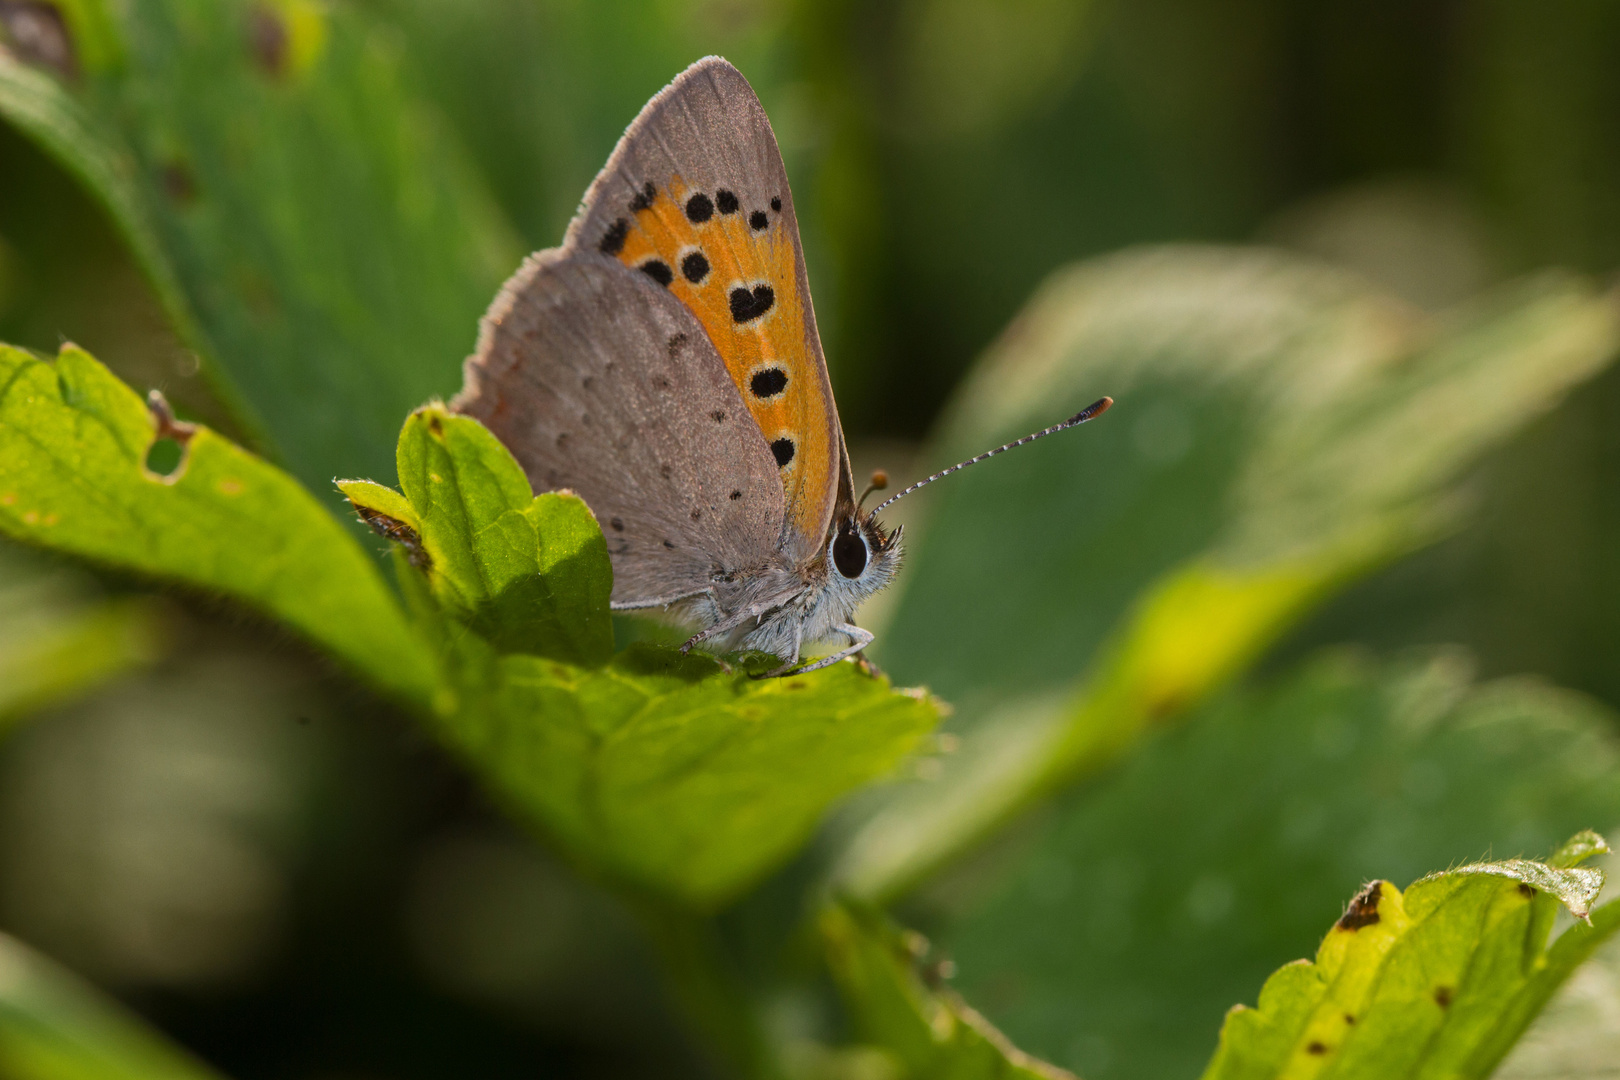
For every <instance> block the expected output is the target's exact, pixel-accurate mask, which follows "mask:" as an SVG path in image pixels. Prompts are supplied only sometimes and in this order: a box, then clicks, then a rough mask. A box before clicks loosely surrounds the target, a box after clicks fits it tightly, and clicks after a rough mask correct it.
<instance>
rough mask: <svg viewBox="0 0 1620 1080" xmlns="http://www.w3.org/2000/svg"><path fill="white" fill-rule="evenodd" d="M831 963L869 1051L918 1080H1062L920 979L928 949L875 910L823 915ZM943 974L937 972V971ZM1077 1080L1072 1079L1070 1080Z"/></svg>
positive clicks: (835, 910) (838, 909)
mask: <svg viewBox="0 0 1620 1080" xmlns="http://www.w3.org/2000/svg"><path fill="white" fill-rule="evenodd" d="M821 936H822V941H823V943H824V945H825V948H826V952H827V960H828V963H829V965H830V966H831V968H832V971H833V975H834V977H835V978H836V979H837V980H838V986H839V989H840V990H841V991H842V992H843V996H844V1000H845V1002H846V1004H847V1006H848V1008H849V1010H850V1012H851V1013H852V1014H853V1017H854V1020H855V1023H856V1027H857V1030H858V1031H859V1032H860V1035H861V1037H862V1038H863V1039H864V1040H866V1041H867V1042H868V1043H871V1044H874V1045H876V1046H878V1047H881V1048H882V1049H884V1050H887V1051H888V1052H890V1053H891V1054H893V1055H894V1057H895V1058H897V1059H898V1060H899V1061H900V1062H901V1063H902V1066H903V1070H904V1071H903V1075H904V1076H906V1077H913V1078H915V1080H992V1078H996V1080H999V1078H1006V1080H1063V1078H1067V1077H1069V1076H1070V1074H1069V1073H1066V1072H1064V1071H1063V1070H1062V1069H1059V1068H1055V1067H1053V1066H1051V1065H1048V1064H1046V1063H1045V1062H1043V1061H1038V1060H1036V1059H1035V1058H1032V1057H1030V1056H1029V1055H1028V1054H1026V1053H1023V1052H1022V1051H1020V1050H1019V1049H1018V1048H1017V1047H1015V1046H1013V1044H1012V1043H1010V1042H1008V1041H1007V1038H1006V1036H1004V1035H1002V1034H1001V1032H999V1031H997V1030H996V1029H995V1028H994V1027H993V1026H991V1024H990V1022H989V1021H987V1020H986V1019H985V1018H984V1017H983V1016H980V1015H979V1014H978V1013H977V1012H975V1011H974V1010H973V1009H972V1008H970V1007H969V1006H968V1005H967V1003H966V1002H964V1001H963V1000H962V999H961V998H960V997H959V996H957V995H956V994H954V993H952V992H951V991H950V990H948V989H945V988H944V987H943V986H941V985H939V982H938V977H937V975H936V976H935V978H934V985H932V986H930V985H929V983H928V982H927V981H925V980H924V978H923V977H922V975H921V970H920V969H921V968H922V965H923V963H924V962H925V960H926V958H927V949H928V943H927V942H926V941H924V940H923V939H922V937H921V936H920V935H917V934H905V933H902V932H901V931H900V930H899V929H898V928H897V927H895V926H894V925H893V924H891V923H890V922H889V921H888V920H887V919H885V918H884V917H883V915H882V914H881V913H880V912H877V911H875V910H873V909H869V908H862V907H853V906H845V905H834V906H832V907H829V908H828V909H827V910H826V911H824V912H823V913H822V915H821ZM935 970H936V971H937V968H936V969H935ZM1070 1080H1072V1078H1070Z"/></svg>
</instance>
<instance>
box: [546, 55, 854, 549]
mask: <svg viewBox="0 0 1620 1080" xmlns="http://www.w3.org/2000/svg"><path fill="white" fill-rule="evenodd" d="M566 248H567V249H568V250H571V251H576V252H580V253H582V254H583V253H600V254H602V255H605V256H608V257H611V258H614V259H617V260H618V261H619V262H620V263H622V264H623V265H625V266H626V267H629V268H631V269H632V270H634V271H636V272H638V273H640V274H641V275H642V276H643V277H644V278H645V280H647V281H649V282H652V283H655V284H656V285H657V286H659V287H660V288H662V289H664V290H666V291H667V292H668V293H669V294H670V295H671V296H673V297H674V298H675V299H677V300H679V301H680V302H681V304H683V305H684V306H685V307H686V308H687V309H688V310H689V311H691V313H692V314H693V315H694V316H695V317H696V319H697V321H698V322H699V323H700V324H701V325H702V328H703V330H704V331H705V332H706V333H707V335H708V338H709V340H710V342H712V344H713V348H714V351H715V352H717V353H718V354H719V357H720V359H721V360H722V361H723V363H724V370H725V371H726V372H727V373H728V374H729V376H730V379H731V382H732V383H733V385H734V386H735V387H736V389H737V392H738V394H739V395H740V397H741V400H742V401H743V403H744V404H745V406H746V408H747V409H748V412H749V414H750V415H751V416H752V418H753V421H754V423H755V424H756V425H757V427H758V429H759V432H760V434H761V435H762V437H763V440H764V443H765V445H766V446H767V447H769V450H770V454H771V459H772V461H773V462H774V463H775V465H776V471H777V473H778V474H779V476H780V478H781V487H782V490H783V497H784V504H785V520H784V522H783V524H784V526H785V527H784V529H783V535H782V538H781V540H782V543H783V549H784V554H786V555H787V556H788V558H789V559H790V560H792V561H794V562H795V563H803V562H806V561H808V560H810V559H812V558H814V557H815V556H816V555H818V554H819V553H820V551H821V548H822V545H823V544H824V542H825V537H826V534H827V529H828V523H829V521H830V520H831V517H832V513H833V505H834V501H835V498H836V497H837V495H838V494H839V488H840V486H842V487H844V488H847V487H848V485H849V481H848V479H847V475H848V466H847V456H846V452H845V449H844V443H843V433H842V430H841V428H840V427H839V423H838V411H837V407H836V406H835V405H834V403H833V396H832V386H831V384H830V383H829V381H828V378H827V366H826V362H825V360H824V359H823V356H822V352H821V342H820V338H819V337H818V335H817V332H816V321H815V313H814V311H813V310H812V308H811V303H810V290H809V285H808V281H807V279H806V276H805V268H804V257H803V253H802V249H801V247H800V242H799V227H798V221H797V218H796V217H795V216H794V212H793V197H792V195H791V193H790V192H789V190H788V183H787V172H786V170H785V169H784V167H783V165H782V157H781V154H780V152H779V151H778V149H777V145H776V137H775V135H774V134H772V132H771V126H770V122H769V120H767V119H766V116H765V110H764V109H763V108H762V107H761V105H760V103H759V99H758V98H757V97H755V95H754V92H753V89H752V88H751V87H750V86H749V85H748V82H747V80H745V79H744V78H743V76H742V74H741V73H740V72H738V71H737V69H736V68H734V67H732V66H731V65H730V64H729V63H727V62H726V61H724V60H721V59H719V58H717V57H710V58H708V59H705V60H700V61H699V62H698V63H696V64H694V65H692V66H691V67H690V68H688V69H687V70H686V71H685V72H683V73H682V74H681V75H680V76H679V77H678V78H676V79H675V81H674V82H672V83H671V84H670V85H669V86H668V87H666V88H665V89H664V90H663V91H662V92H661V93H659V94H658V95H657V96H656V97H654V98H653V99H652V101H650V102H649V103H648V104H647V106H646V108H644V109H643V110H642V111H641V114H640V115H639V116H638V117H637V118H636V120H635V122H634V123H633V124H631V126H630V128H629V130H628V131H627V132H626V133H625V135H624V138H623V139H622V140H620V142H619V145H618V147H617V149H615V150H614V152H613V156H612V157H610V158H609V159H608V163H607V166H606V167H605V168H604V169H603V170H602V172H601V174H600V175H598V176H597V178H596V181H595V182H594V183H593V184H592V185H591V188H590V190H589V192H587V194H586V197H585V203H584V206H583V208H582V209H581V211H580V213H579V215H578V216H577V217H576V218H575V220H574V222H573V224H571V225H570V226H569V231H568V240H567V244H566ZM846 497H847V494H846Z"/></svg>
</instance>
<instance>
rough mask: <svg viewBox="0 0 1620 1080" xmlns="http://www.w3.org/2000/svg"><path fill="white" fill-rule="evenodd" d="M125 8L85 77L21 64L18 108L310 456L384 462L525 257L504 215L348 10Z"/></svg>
mask: <svg viewBox="0 0 1620 1080" xmlns="http://www.w3.org/2000/svg"><path fill="white" fill-rule="evenodd" d="M107 11H108V12H109V14H110V17H109V18H108V19H106V20H105V25H104V26H103V30H104V31H105V36H107V37H108V38H110V41H109V42H108V43H106V45H107V47H105V48H101V49H99V50H98V51H99V54H100V55H101V56H102V57H103V58H104V59H103V60H102V61H101V62H96V63H91V64H88V65H87V67H86V70H85V71H84V72H83V74H82V78H81V79H80V80H79V81H78V82H77V83H75V84H73V88H72V89H71V90H64V89H62V88H61V87H60V86H59V85H57V84H55V83H54V82H53V81H52V80H50V79H49V78H47V77H46V76H44V75H42V74H41V73H39V72H38V71H23V70H22V69H20V68H19V67H18V65H16V64H15V63H11V62H8V66H7V67H6V68H5V69H4V70H0V76H4V77H0V114H3V115H5V116H6V117H7V118H9V119H11V120H12V121H13V122H14V123H17V124H18V126H19V127H20V128H21V129H22V130H24V131H25V132H27V133H28V134H29V135H30V136H31V137H33V138H35V139H36V140H38V141H39V142H40V143H41V145H43V146H45V147H46V149H47V150H48V151H49V152H51V153H52V154H53V155H54V156H56V157H57V158H58V159H59V160H61V161H62V162H63V163H64V164H65V165H66V166H67V167H68V168H69V170H70V171H72V172H73V173H74V174H75V175H77V176H79V177H80V179H82V180H84V181H85V182H86V183H87V184H89V185H90V186H91V187H92V188H93V189H94V190H95V191H96V192H97V194H98V196H99V197H100V198H101V200H102V202H103V203H104V204H106V205H107V207H108V209H109V210H110V211H111V212H112V214H113V215H114V217H115V219H116V220H118V221H119V223H120V226H121V228H122V230H123V232H124V233H125V235H126V236H128V237H130V238H131V239H132V241H133V245H132V246H134V247H135V249H136V251H137V255H138V257H139V258H140V260H141V262H142V264H143V265H144V266H145V268H146V269H147V271H148V273H150V274H152V275H153V277H154V280H155V282H156V284H157V286H158V289H159V292H160V294H161V295H163V296H164V298H165V299H166V301H168V307H169V308H170V311H171V313H172V314H174V315H175V317H176V320H177V323H178V329H179V330H180V332H181V333H182V334H183V335H184V336H186V337H187V338H188V339H189V340H190V342H191V343H192V344H193V345H194V346H195V347H196V348H197V349H198V351H199V352H201V353H202V354H203V355H204V357H205V358H206V360H207V361H208V362H210V363H211V364H212V365H213V366H214V369H215V374H216V376H223V377H224V378H217V379H216V381H228V382H229V383H230V387H231V388H233V389H234V393H231V394H229V396H230V397H232V398H233V399H234V400H235V401H236V402H238V403H239V404H240V405H242V406H244V411H245V412H246V414H247V415H246V416H245V417H244V419H245V420H247V421H248V422H250V423H252V424H256V426H257V427H258V429H259V430H260V431H261V432H263V433H264V435H265V436H266V437H267V440H268V442H269V443H270V444H271V445H272V446H273V447H274V449H275V450H276V452H277V453H278V454H279V455H280V456H281V457H283V458H284V459H285V460H286V461H287V462H288V463H289V465H290V467H291V469H292V471H293V472H294V473H296V474H297V475H298V476H299V477H301V478H302V479H303V480H304V481H305V483H306V484H308V485H309V486H310V487H312V488H315V489H317V490H320V489H322V488H324V487H325V485H326V484H327V483H328V482H329V480H330V478H331V477H332V476H333V475H334V474H339V475H344V474H347V475H355V474H362V475H363V474H368V473H369V474H371V475H379V476H386V475H387V472H388V468H389V464H390V463H389V460H388V456H387V447H388V445H389V440H390V439H391V437H392V436H393V434H394V430H395V425H396V424H397V423H398V422H399V417H400V416H402V415H403V414H405V413H406V412H407V411H408V410H410V409H411V408H413V407H414V406H416V405H418V404H420V403H421V402H422V401H424V400H426V399H428V398H430V397H432V396H434V395H435V394H445V393H448V392H450V391H452V390H453V389H454V388H455V386H456V384H457V382H458V377H459V371H458V362H459V360H460V358H461V357H462V356H464V355H465V354H466V353H467V352H468V350H469V349H470V347H471V345H472V342H473V337H474V334H475V329H476V325H477V319H478V316H479V314H480V313H481V312H482V311H483V309H484V306H485V305H486V304H487V303H488V301H489V298H490V297H491V296H492V295H493V294H494V292H495V289H496V287H497V286H498V285H499V283H500V281H501V279H502V278H503V277H504V276H505V275H506V273H507V272H509V271H510V269H511V268H512V267H513V266H515V265H516V263H517V256H518V250H517V245H516V244H515V243H514V242H513V241H512V238H511V236H510V233H509V231H508V230H507V228H506V226H505V225H504V224H503V222H502V221H501V218H500V215H499V213H498V212H497V211H496V209H495V208H494V206H493V204H492V203H491V202H490V200H489V198H488V197H487V195H486V193H485V192H484V191H483V189H482V187H481V185H480V184H479V183H478V181H477V180H476V179H475V178H474V177H473V174H472V173H471V171H470V170H469V169H468V168H467V166H466V163H465V161H464V159H463V158H462V157H461V155H460V154H459V153H458V152H457V150H456V148H455V146H454V144H453V143H452V142H451V141H450V140H448V139H447V138H445V137H444V136H443V134H442V133H441V132H440V131H439V130H438V128H437V127H436V125H435V122H434V121H433V119H432V118H431V117H430V116H428V115H427V114H425V113H424V111H423V110H422V109H421V108H420V107H419V106H418V105H417V103H416V102H415V101H414V100H413V99H412V97H411V95H410V93H409V91H408V90H407V88H406V87H405V85H404V84H403V81H402V79H401V76H400V74H399V72H398V61H397V58H396V57H395V56H394V55H393V52H392V50H391V49H390V48H389V46H388V45H387V43H386V41H385V40H384V39H383V38H382V37H381V36H379V35H378V34H376V33H375V32H374V31H373V30H372V29H371V28H370V27H369V25H368V24H367V23H366V22H365V21H364V20H363V19H362V18H361V17H360V16H359V15H358V14H357V13H356V12H355V11H354V10H352V9H351V8H348V7H345V6H336V7H328V6H325V5H318V4H314V3H307V2H302V0H294V2H289V3H285V4H268V3H254V2H250V0H229V2H224V3H212V4H201V5H198V4H194V3H188V2H185V0H149V2H145V3H140V4H133V5H123V6H113V7H110V8H108V9H107ZM70 23H72V20H70ZM74 25H76V24H74ZM246 132H251V133H252V137H251V138H244V137H243V134H244V133H246ZM154 237H155V240H153V238H154Z"/></svg>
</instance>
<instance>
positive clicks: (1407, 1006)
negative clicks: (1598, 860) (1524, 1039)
mask: <svg viewBox="0 0 1620 1080" xmlns="http://www.w3.org/2000/svg"><path fill="white" fill-rule="evenodd" d="M1594 840H1596V841H1597V843H1596V844H1594V843H1593V841H1594ZM1576 843H1577V844H1579V845H1581V846H1583V847H1584V848H1585V849H1586V850H1585V853H1592V852H1595V851H1606V850H1607V848H1606V847H1604V846H1602V845H1601V841H1600V840H1597V838H1596V837H1595V836H1594V835H1593V834H1586V835H1585V836H1583V837H1577V838H1576ZM1561 854H1565V855H1566V856H1567V854H1568V853H1567V852H1566V853H1561ZM1561 861H1563V862H1566V863H1573V862H1574V861H1575V859H1573V858H1568V857H1565V858H1563V859H1562V860H1561ZM1602 883H1603V877H1602V874H1600V873H1598V872H1597V871H1595V870H1586V869H1583V868H1581V867H1578V866H1573V865H1571V866H1566V867H1555V866H1551V865H1547V864H1544V863H1536V862H1531V861H1529V860H1525V859H1515V860H1510V861H1507V862H1497V863H1478V864H1473V865H1470V866H1462V867H1458V868H1457V869H1455V870H1449V871H1446V872H1444V873H1439V874H1431V875H1429V876H1428V877H1426V878H1424V879H1422V880H1421V881H1418V882H1416V883H1414V884H1413V885H1412V886H1411V887H1410V888H1408V889H1407V890H1406V892H1405V894H1404V895H1403V894H1402V893H1401V892H1399V891H1398V890H1397V889H1395V887H1394V886H1392V885H1390V884H1389V883H1388V882H1387V881H1375V882H1373V883H1372V884H1371V885H1368V886H1367V887H1366V888H1365V889H1364V890H1363V891H1362V892H1361V893H1359V894H1358V895H1357V896H1356V898H1355V899H1354V900H1353V901H1351V903H1350V906H1349V908H1348V909H1347V910H1346V912H1345V914H1344V916H1343V917H1342V918H1340V920H1339V921H1338V922H1337V923H1336V924H1335V925H1334V927H1333V929H1332V930H1329V931H1328V934H1327V937H1326V938H1324V939H1323V941H1322V945H1321V947H1320V948H1319V949H1318V950H1317V953H1316V961H1315V963H1305V962H1303V961H1302V962H1299V963H1296V964H1291V965H1289V966H1288V967H1287V968H1284V969H1283V970H1282V971H1280V972H1278V973H1277V974H1276V975H1273V976H1272V977H1271V978H1270V979H1268V980H1267V981H1266V985H1265V988H1264V989H1262V990H1261V991H1260V1003H1259V1007H1258V1008H1256V1009H1248V1008H1244V1007H1242V1006H1239V1007H1237V1008H1235V1009H1233V1010H1232V1012H1231V1013H1230V1014H1229V1015H1228V1016H1227V1018H1226V1026H1225V1027H1224V1028H1223V1029H1222V1031H1221V1043H1220V1048H1219V1049H1218V1050H1217V1051H1216V1052H1215V1056H1214V1058H1213V1060H1211V1062H1210V1064H1209V1068H1208V1069H1206V1070H1205V1072H1204V1077H1205V1080H1267V1078H1271V1077H1277V1078H1285V1077H1310V1076H1318V1075H1322V1074H1324V1073H1326V1074H1331V1075H1332V1076H1335V1077H1345V1078H1346V1080H1351V1078H1356V1077H1366V1078H1368V1080H1384V1078H1396V1077H1461V1078H1472V1077H1486V1076H1489V1075H1490V1074H1491V1072H1492V1071H1493V1070H1494V1069H1495V1067H1496V1065H1497V1064H1498V1063H1499V1062H1500V1061H1501V1060H1502V1057H1503V1056H1504V1055H1505V1053H1506V1052H1507V1049H1508V1048H1509V1047H1511V1046H1512V1045H1513V1042H1514V1040H1515V1039H1517V1038H1518V1036H1519V1034H1520V1033H1521V1032H1522V1031H1523V1030H1524V1028H1525V1026H1526V1025H1527V1024H1528V1023H1529V1021H1530V1019H1531V1018H1532V1017H1533V1016H1535V1014H1536V1013H1537V1012H1538V1011H1539V1010H1540V1008H1541V1006H1542V1005H1544V1004H1545V1003H1546V1001H1547V999H1548V998H1549V997H1551V995H1552V992H1553V991H1554V990H1555V989H1557V987H1558V986H1559V985H1560V984H1561V983H1562V982H1563V981H1564V979H1566V978H1568V976H1569V974H1570V972H1572V971H1573V970H1574V968H1575V965H1576V964H1578V963H1579V962H1580V961H1581V960H1583V959H1585V958H1586V957H1587V956H1589V955H1590V954H1591V952H1592V950H1593V949H1594V948H1596V947H1597V945H1598V944H1600V943H1601V942H1602V941H1603V939H1604V938H1606V937H1607V936H1608V935H1609V934H1612V933H1613V932H1614V931H1615V930H1616V929H1620V905H1616V904H1610V905H1607V906H1606V907H1604V908H1603V909H1602V910H1601V911H1600V912H1599V913H1598V917H1597V918H1596V919H1594V920H1592V922H1591V923H1589V924H1588V925H1585V926H1579V927H1575V928H1572V929H1571V930H1569V931H1568V932H1566V933H1565V934H1564V935H1562V936H1561V937H1560V938H1559V939H1558V941H1557V942H1556V943H1555V944H1554V945H1553V947H1552V948H1551V949H1548V948H1547V947H1546V944H1547V935H1548V932H1549V931H1550V930H1551V929H1552V925H1553V915H1554V914H1555V910H1556V907H1557V905H1558V903H1560V902H1562V903H1563V904H1565V905H1566V906H1568V907H1569V909H1570V911H1571V913H1572V914H1574V915H1576V916H1577V917H1578V918H1583V919H1584V918H1585V917H1586V915H1587V911H1588V907H1589V905H1590V904H1591V902H1592V901H1593V900H1594V899H1595V898H1596V896H1597V893H1598V890H1599V889H1600V888H1602Z"/></svg>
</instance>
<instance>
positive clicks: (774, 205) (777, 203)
mask: <svg viewBox="0 0 1620 1080" xmlns="http://www.w3.org/2000/svg"><path fill="white" fill-rule="evenodd" d="M771 209H772V210H775V211H776V212H777V213H778V214H780V213H781V212H782V200H781V199H778V198H776V197H774V196H773V197H772V198H771Z"/></svg>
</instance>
